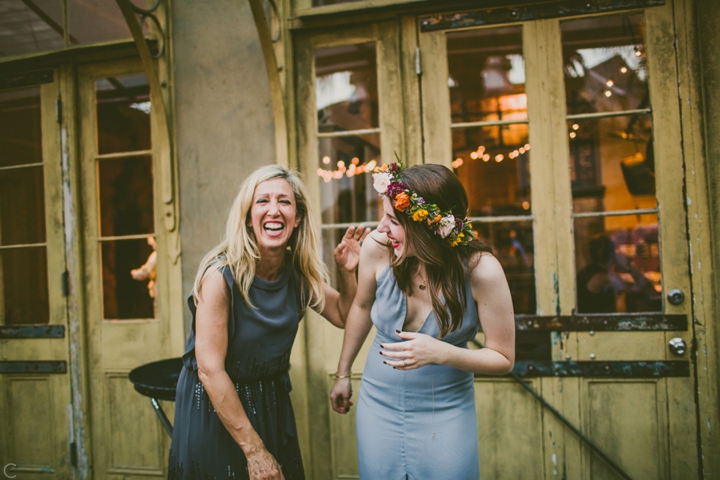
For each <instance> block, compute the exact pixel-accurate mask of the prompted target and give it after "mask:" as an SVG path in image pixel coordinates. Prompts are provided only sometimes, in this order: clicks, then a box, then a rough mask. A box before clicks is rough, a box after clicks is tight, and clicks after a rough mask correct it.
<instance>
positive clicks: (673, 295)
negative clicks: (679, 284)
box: [667, 288, 685, 305]
mask: <svg viewBox="0 0 720 480" xmlns="http://www.w3.org/2000/svg"><path fill="white" fill-rule="evenodd" d="M667 299H668V302H670V303H672V304H673V305H680V304H681V303H682V302H683V301H684V300H685V294H684V293H683V291H682V290H680V289H679V288H673V289H672V290H670V291H669V292H668V294H667Z"/></svg>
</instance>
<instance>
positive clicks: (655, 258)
mask: <svg viewBox="0 0 720 480" xmlns="http://www.w3.org/2000/svg"><path fill="white" fill-rule="evenodd" d="M575 268H576V269H577V301H578V309H577V311H578V312H579V313H613V312H619V313H631V312H659V311H662V275H661V271H660V244H659V241H658V222H657V215H623V216H617V217H594V218H577V219H575Z"/></svg>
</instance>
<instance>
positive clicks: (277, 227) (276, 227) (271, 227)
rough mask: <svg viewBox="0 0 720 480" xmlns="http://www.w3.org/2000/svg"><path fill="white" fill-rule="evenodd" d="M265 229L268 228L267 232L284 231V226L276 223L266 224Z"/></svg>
mask: <svg viewBox="0 0 720 480" xmlns="http://www.w3.org/2000/svg"><path fill="white" fill-rule="evenodd" d="M265 228H266V229H267V230H282V229H283V224H282V223H275V222H272V223H266V224H265Z"/></svg>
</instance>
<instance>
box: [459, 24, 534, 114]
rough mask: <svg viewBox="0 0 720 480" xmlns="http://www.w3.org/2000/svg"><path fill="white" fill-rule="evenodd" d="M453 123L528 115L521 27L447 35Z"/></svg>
mask: <svg viewBox="0 0 720 480" xmlns="http://www.w3.org/2000/svg"><path fill="white" fill-rule="evenodd" d="M447 56H448V70H449V78H448V86H449V87H450V102H451V111H452V122H453V123H461V122H476V121H490V120H523V119H526V118H527V97H526V95H525V60H524V58H523V54H522V27H500V28H492V29H482V30H472V31H466V32H460V33H450V34H448V35H447Z"/></svg>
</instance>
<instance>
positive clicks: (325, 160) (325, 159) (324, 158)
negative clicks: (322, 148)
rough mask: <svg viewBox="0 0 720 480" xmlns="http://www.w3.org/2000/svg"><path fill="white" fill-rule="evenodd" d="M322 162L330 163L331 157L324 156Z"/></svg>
mask: <svg viewBox="0 0 720 480" xmlns="http://www.w3.org/2000/svg"><path fill="white" fill-rule="evenodd" d="M322 162H323V163H324V164H325V165H328V164H329V163H330V157H327V156H325V157H323V158H322Z"/></svg>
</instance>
